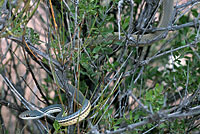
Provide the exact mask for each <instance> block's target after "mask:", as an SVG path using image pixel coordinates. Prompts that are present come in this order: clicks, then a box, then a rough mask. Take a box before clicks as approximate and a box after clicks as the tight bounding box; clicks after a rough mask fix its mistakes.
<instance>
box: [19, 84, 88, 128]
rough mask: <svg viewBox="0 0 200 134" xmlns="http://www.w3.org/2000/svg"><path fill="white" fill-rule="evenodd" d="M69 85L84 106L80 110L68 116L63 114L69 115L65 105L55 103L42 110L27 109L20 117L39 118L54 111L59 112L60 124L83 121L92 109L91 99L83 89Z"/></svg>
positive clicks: (57, 118) (58, 120)
mask: <svg viewBox="0 0 200 134" xmlns="http://www.w3.org/2000/svg"><path fill="white" fill-rule="evenodd" d="M67 87H68V89H69V92H70V93H71V94H72V95H73V94H75V95H74V96H75V98H74V99H75V101H76V102H77V103H78V104H80V105H81V106H82V107H81V108H80V109H79V110H78V111H76V112H74V113H72V114H70V115H68V116H62V115H63V114H64V115H67V113H65V112H64V108H63V106H62V105H61V104H53V105H50V106H47V107H45V108H42V109H40V110H32V111H29V110H27V111H25V112H23V113H21V114H20V115H19V118H21V119H24V120H32V119H39V118H42V117H44V116H50V117H51V114H52V113H57V112H59V114H58V115H57V116H56V118H55V120H56V121H57V122H58V123H59V125H60V126H69V125H73V124H76V123H77V122H80V121H82V120H83V119H85V118H86V117H87V115H88V114H89V112H90V109H91V104H90V101H89V100H88V99H86V98H85V97H84V95H83V94H82V93H81V91H79V90H77V88H75V87H74V86H72V85H70V84H67Z"/></svg>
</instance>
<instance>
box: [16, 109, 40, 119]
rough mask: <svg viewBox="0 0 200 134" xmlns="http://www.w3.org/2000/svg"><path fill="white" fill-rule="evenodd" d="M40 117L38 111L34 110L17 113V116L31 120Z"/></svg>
mask: <svg viewBox="0 0 200 134" xmlns="http://www.w3.org/2000/svg"><path fill="white" fill-rule="evenodd" d="M39 117H40V115H39V112H37V111H36V110H33V111H28V110H27V111H25V112H23V113H21V114H20V115H19V118H21V119H23V120H33V119H38V118H39Z"/></svg>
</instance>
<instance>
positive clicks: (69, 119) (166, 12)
mask: <svg viewBox="0 0 200 134" xmlns="http://www.w3.org/2000/svg"><path fill="white" fill-rule="evenodd" d="M173 3H174V0H163V2H162V6H163V8H162V10H161V14H162V15H161V18H160V21H159V24H158V26H157V27H158V28H162V27H167V26H168V24H169V23H170V18H171V15H172V11H173ZM163 32H164V31H156V32H155V33H151V34H145V35H143V36H142V37H141V39H140V40H139V41H137V35H131V38H130V39H131V40H130V41H129V43H128V44H129V45H131V46H136V45H138V46H144V45H148V44H151V43H153V42H154V39H155V38H157V37H158V36H162V34H163ZM124 39H125V37H123V36H122V37H121V39H120V40H119V39H118V35H117V34H114V35H108V36H107V37H106V38H105V37H102V36H99V37H98V38H97V39H89V42H90V44H100V43H102V42H108V41H110V40H115V41H122V40H124ZM68 89H69V91H70V93H72V94H74V93H75V94H76V95H75V100H76V101H77V102H78V103H79V104H80V105H82V108H80V109H79V110H78V111H77V112H75V113H73V114H71V115H66V114H65V115H64V116H63V112H64V111H63V107H62V105H61V104H54V105H50V106H48V107H45V108H43V109H40V110H33V111H25V112H23V113H21V114H20V115H19V117H20V118H21V119H26V120H29V119H39V118H41V117H43V116H48V114H51V113H55V112H60V113H59V114H58V115H57V116H56V118H55V120H57V121H58V123H59V124H60V125H61V126H69V125H73V124H76V123H77V122H78V121H82V120H83V119H85V118H86V117H87V115H88V114H89V112H90V109H91V104H90V101H89V100H87V99H86V98H85V97H84V96H83V94H82V93H81V92H80V91H78V90H77V89H76V88H74V87H73V86H71V85H68Z"/></svg>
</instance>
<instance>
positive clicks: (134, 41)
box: [67, 0, 174, 47]
mask: <svg viewBox="0 0 200 134" xmlns="http://www.w3.org/2000/svg"><path fill="white" fill-rule="evenodd" d="M173 5H174V0H162V10H161V12H160V13H161V18H160V20H159V24H158V26H157V28H166V27H167V26H168V25H169V24H170V20H171V17H172V13H173ZM164 32H165V31H156V32H154V33H149V34H144V35H142V36H141V37H139V39H138V35H135V34H131V36H130V37H129V41H128V45H129V46H139V47H143V46H148V45H151V44H152V43H154V42H155V41H157V40H156V39H157V38H159V37H160V38H162V36H163V33H164ZM124 40H126V37H125V36H121V38H120V39H119V33H118V32H115V33H114V34H112V33H109V34H107V35H105V36H102V35H99V36H98V37H95V38H91V37H90V38H88V39H87V41H86V44H89V45H95V44H101V43H104V42H109V41H113V42H122V41H124ZM70 43H71V42H70ZM70 43H68V44H67V45H70ZM77 43H78V40H75V44H77Z"/></svg>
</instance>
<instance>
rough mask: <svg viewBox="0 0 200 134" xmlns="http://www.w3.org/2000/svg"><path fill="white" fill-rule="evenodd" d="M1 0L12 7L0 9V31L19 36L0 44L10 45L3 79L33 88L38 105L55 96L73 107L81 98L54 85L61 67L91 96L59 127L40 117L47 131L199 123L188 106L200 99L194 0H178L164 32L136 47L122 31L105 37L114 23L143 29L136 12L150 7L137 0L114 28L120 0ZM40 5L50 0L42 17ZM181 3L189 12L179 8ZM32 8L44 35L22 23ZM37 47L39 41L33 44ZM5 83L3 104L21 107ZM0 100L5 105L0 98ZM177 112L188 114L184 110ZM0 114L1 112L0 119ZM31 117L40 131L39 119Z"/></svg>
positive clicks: (156, 129)
mask: <svg viewBox="0 0 200 134" xmlns="http://www.w3.org/2000/svg"><path fill="white" fill-rule="evenodd" d="M4 2H5V1H4ZM4 2H0V6H1V8H2V11H3V8H5V7H6V9H7V11H8V12H9V13H10V15H8V16H9V17H8V18H9V19H8V18H4V16H5V15H6V13H3V12H2V13H0V15H1V18H2V19H5V21H6V23H7V24H6V23H4V24H2V25H0V37H1V38H2V39H5V40H12V37H13V38H17V39H22V40H20V41H21V42H20V41H18V42H17V41H16V40H12V41H14V42H16V43H18V44H17V45H15V47H13V46H14V45H13V44H12V45H9V43H8V42H7V43H5V45H6V46H7V48H8V49H7V50H6V49H5V50H6V51H5V50H3V51H2V50H1V51H2V54H0V55H1V56H2V57H8V52H9V54H10V55H11V58H2V59H1V62H0V69H1V72H0V74H1V76H2V78H3V79H2V81H3V80H4V81H5V79H4V78H5V77H8V78H9V80H10V81H11V82H12V83H13V84H14V87H16V89H17V92H19V93H20V94H21V95H22V96H23V98H24V96H26V94H27V92H30V91H31V92H33V94H32V95H33V96H36V98H37V104H36V103H35V102H34V103H35V105H36V106H38V107H44V104H45V105H49V104H56V103H61V104H65V105H68V108H67V109H66V111H67V112H68V113H69V112H70V109H73V110H76V109H77V108H79V106H78V105H76V102H75V101H74V103H72V102H73V99H72V98H73V97H72V96H70V95H69V94H67V93H66V94H65V93H63V92H61V91H60V89H61V88H62V86H61V85H60V83H62V80H61V82H60V81H59V79H58V78H57V76H56V71H57V70H59V69H60V70H62V76H63V77H62V79H63V81H67V82H68V83H71V84H72V85H74V86H75V87H76V88H78V90H81V92H82V93H83V94H84V95H85V96H86V98H87V99H89V100H90V102H91V103H92V110H91V112H90V114H89V116H88V117H87V118H86V119H85V120H84V121H83V122H81V123H79V124H78V125H77V124H76V125H73V126H69V127H61V126H60V125H59V124H58V122H57V121H54V123H52V121H49V120H47V119H46V118H45V119H44V121H45V125H44V128H46V129H49V126H47V124H48V123H49V122H50V123H49V125H50V126H51V132H52V133H89V132H92V131H93V130H96V132H97V131H98V132H100V133H112V132H113V133H122V132H125V133H136V134H137V133H138V134H139V133H190V132H191V133H192V132H196V131H198V129H199V124H198V123H197V122H196V121H197V120H198V118H199V116H200V113H197V114H196V113H195V111H192V108H196V107H198V106H199V90H200V86H199V85H200V83H199V82H200V81H199V80H200V68H199V67H200V62H199V61H200V56H199V54H200V50H199V46H200V42H199V41H200V37H199V24H200V23H199V13H198V8H196V6H194V7H192V8H190V5H191V4H192V3H189V2H188V4H183V5H182V4H181V1H179V3H178V5H176V6H175V9H176V10H174V14H176V16H173V18H171V20H172V24H170V25H169V27H170V28H169V30H171V31H170V32H169V34H168V37H167V38H165V39H163V40H158V41H157V42H155V43H153V44H152V45H150V46H148V47H146V46H144V47H138V46H130V45H128V44H127V41H128V39H126V40H125V41H116V42H115V41H114V39H110V40H105V39H106V38H107V37H108V36H109V35H111V34H112V35H114V34H116V32H118V31H119V30H120V31H121V37H124V36H128V32H127V31H129V30H131V33H136V34H140V33H141V32H143V31H144V29H145V27H142V28H138V27H136V26H138V25H139V24H137V23H139V22H141V21H138V20H139V18H140V16H142V13H143V12H144V13H148V10H147V9H148V8H149V7H148V5H145V4H144V3H142V2H141V0H135V1H134V2H135V5H134V7H133V8H134V9H133V11H134V16H132V17H133V18H132V17H131V16H130V12H131V3H130V1H124V3H123V6H122V12H121V16H120V19H121V22H120V29H119V25H118V19H119V16H117V14H118V12H117V11H118V10H119V3H120V2H121V1H119V0H113V1H111V2H109V3H108V4H103V3H102V1H99V0H82V1H74V2H70V1H67V3H66V2H65V1H48V2H44V3H43V2H40V1H39V0H38V1H34V2H33V3H32V2H31V1H30V0H28V1H27V2H23V1H19V3H17V4H13V3H12V2H11V3H9V2H8V3H6V6H5V5H4V4H3V3H4ZM195 4H197V2H196V1H194V3H193V5H195ZM179 5H182V6H183V7H181V6H179ZM4 6H5V7H4ZM39 6H41V7H48V8H47V9H46V10H45V12H46V14H47V18H45V19H46V20H47V21H46V20H45V19H44V18H42V17H43V16H40V17H38V16H39V15H38V12H39ZM41 7H40V8H41ZM139 8H140V9H141V10H138V9H139ZM184 8H185V9H184ZM10 9H12V10H10ZM187 9H188V12H184V11H187ZM182 10H184V11H182ZM140 11H141V12H140ZM158 11H160V10H158ZM37 15H38V16H37ZM151 15H152V14H151ZM156 15H157V16H159V15H160V14H159V13H157V14H156ZM33 16H37V17H38V18H37V19H38V20H40V23H42V24H43V25H45V26H46V28H44V29H45V30H46V31H45V40H41V37H42V36H41V35H40V32H39V31H38V30H36V29H34V28H31V27H29V26H28V23H29V22H30V21H31V20H32V19H33ZM158 18H159V17H158ZM131 19H132V21H131ZM144 20H145V18H144ZM153 20H154V19H153ZM155 20H156V19H155ZM130 22H131V23H130ZM152 23H153V22H152ZM152 23H150V26H149V27H147V33H148V32H150V33H151V32H152V31H153V32H154V30H159V29H156V28H154V27H151V26H152V25H154V24H152ZM131 24H133V25H132V26H131ZM141 25H142V24H141ZM144 25H145V26H146V24H145V22H144ZM23 39H24V40H23ZM99 39H102V40H103V41H102V42H101V43H97V44H95V42H98V40H99ZM90 42H93V43H90ZM0 46H1V47H2V45H0ZM21 48H22V49H21ZM35 48H39V49H37V51H36V50H35ZM15 61H17V62H16V63H15ZM183 62H184V64H183ZM36 63H37V64H36ZM22 67H24V68H25V71H24V74H22V73H21V74H20V71H19V69H20V68H22ZM12 70H14V74H15V75H16V76H14V77H12V75H11V72H12ZM37 70H38V71H37ZM31 72H33V73H31ZM29 74H30V76H31V83H34V84H35V85H36V86H37V88H38V90H39V94H37V93H36V94H35V93H34V91H32V88H33V87H31V84H30V83H28V82H26V81H29V79H30V78H29ZM34 77H36V78H35V79H34ZM1 84H3V82H2V83H1ZM7 86H8V85H7ZM7 86H6V85H5V84H4V85H3V86H2V91H1V92H2V93H1V98H0V99H1V100H4V101H5V102H7V103H8V102H9V101H8V100H9V99H8V98H7V96H8V95H9V96H11V104H13V105H11V104H9V105H11V107H9V106H8V105H7V107H8V108H9V109H10V110H11V111H13V109H14V110H15V112H14V114H13V115H14V116H16V117H17V115H18V114H19V113H21V112H22V111H24V109H23V108H24V107H23V105H21V102H23V101H21V100H20V103H19V102H18V101H17V99H18V98H17V96H16V95H15V94H10V92H9V90H10V89H9V88H8V87H7ZM22 89H23V90H22ZM30 89H31V90H30ZM52 94H53V95H52ZM69 96H70V97H69ZM25 98H26V97H25ZM70 99H71V100H70ZM27 102H28V101H27ZM0 103H1V105H5V106H6V104H5V103H3V101H2V102H1V101H0ZM71 103H72V104H73V105H72V107H70V104H71ZM14 105H16V107H14ZM17 108H18V109H17ZM173 108H174V109H173ZM171 109H173V110H171ZM1 110H2V106H1ZM73 110H72V111H73ZM168 110H171V111H168ZM183 113H184V114H188V113H192V114H191V115H190V116H184V115H183ZM179 117H180V118H179ZM4 120H5V119H3V118H2V117H1V118H0V121H1V124H2V123H3V122H4ZM17 120H19V121H20V124H18V125H17V127H18V128H20V129H21V131H24V130H23V129H24V128H23V126H24V124H26V122H24V121H23V120H21V119H19V118H17ZM31 124H36V126H39V128H40V129H39V130H43V132H44V131H45V130H44V128H43V129H42V128H41V126H40V125H41V124H39V125H38V124H37V123H35V122H32V123H31ZM1 129H2V130H3V131H4V132H5V133H8V126H6V127H5V126H1ZM25 129H26V131H28V132H30V133H33V132H36V133H39V130H38V129H35V126H31V125H27V128H25ZM49 131H50V130H49ZM53 131H54V132H53Z"/></svg>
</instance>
